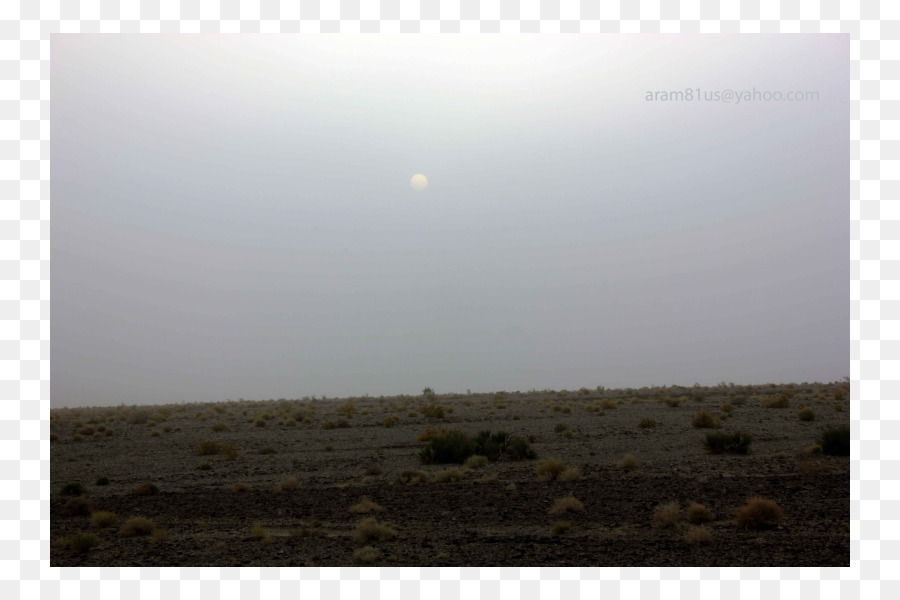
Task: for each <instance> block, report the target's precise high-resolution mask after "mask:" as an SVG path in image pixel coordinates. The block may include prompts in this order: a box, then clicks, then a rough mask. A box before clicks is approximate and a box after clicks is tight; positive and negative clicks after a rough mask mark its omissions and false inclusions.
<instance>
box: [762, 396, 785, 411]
mask: <svg viewBox="0 0 900 600" xmlns="http://www.w3.org/2000/svg"><path fill="white" fill-rule="evenodd" d="M761 400H762V403H763V404H765V405H766V408H787V407H788V406H790V405H791V395H789V394H787V393H786V392H782V393H780V394H777V395H774V396H764V397H763V398H761Z"/></svg>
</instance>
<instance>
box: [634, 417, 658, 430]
mask: <svg viewBox="0 0 900 600" xmlns="http://www.w3.org/2000/svg"><path fill="white" fill-rule="evenodd" d="M638 427H640V428H641V429H650V428H652V427H656V421H654V420H653V419H650V418H647V417H644V418H643V419H641V422H640V423H638Z"/></svg>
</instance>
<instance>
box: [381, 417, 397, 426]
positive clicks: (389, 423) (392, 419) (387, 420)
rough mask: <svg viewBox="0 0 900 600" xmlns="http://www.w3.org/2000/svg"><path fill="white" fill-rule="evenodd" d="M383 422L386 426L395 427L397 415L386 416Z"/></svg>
mask: <svg viewBox="0 0 900 600" xmlns="http://www.w3.org/2000/svg"><path fill="white" fill-rule="evenodd" d="M381 424H382V425H384V426H385V427H393V426H394V425H396V424H397V417H396V416H393V415H392V416H390V417H387V418H385V420H384V421H382V422H381Z"/></svg>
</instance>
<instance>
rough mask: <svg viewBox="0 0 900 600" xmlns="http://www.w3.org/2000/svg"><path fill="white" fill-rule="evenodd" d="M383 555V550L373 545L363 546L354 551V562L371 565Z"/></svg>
mask: <svg viewBox="0 0 900 600" xmlns="http://www.w3.org/2000/svg"><path fill="white" fill-rule="evenodd" d="M380 556H381V552H379V550H378V549H377V548H373V547H372V546H363V547H362V548H358V549H357V550H355V551H354V552H353V562H355V563H356V564H359V565H371V564H373V563H374V562H375V561H376V560H378V558H379V557H380Z"/></svg>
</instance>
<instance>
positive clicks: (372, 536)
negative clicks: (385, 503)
mask: <svg viewBox="0 0 900 600" xmlns="http://www.w3.org/2000/svg"><path fill="white" fill-rule="evenodd" d="M395 535H397V530H396V529H394V527H393V525H391V524H390V523H388V522H383V523H379V522H378V520H377V519H376V518H375V517H369V518H368V519H363V520H362V521H360V522H359V523H358V524H357V525H356V529H355V530H354V531H353V541H354V542H356V543H357V544H365V543H366V542H368V541H369V540H381V541H384V540H389V539H391V538H393V537H394V536H395Z"/></svg>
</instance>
